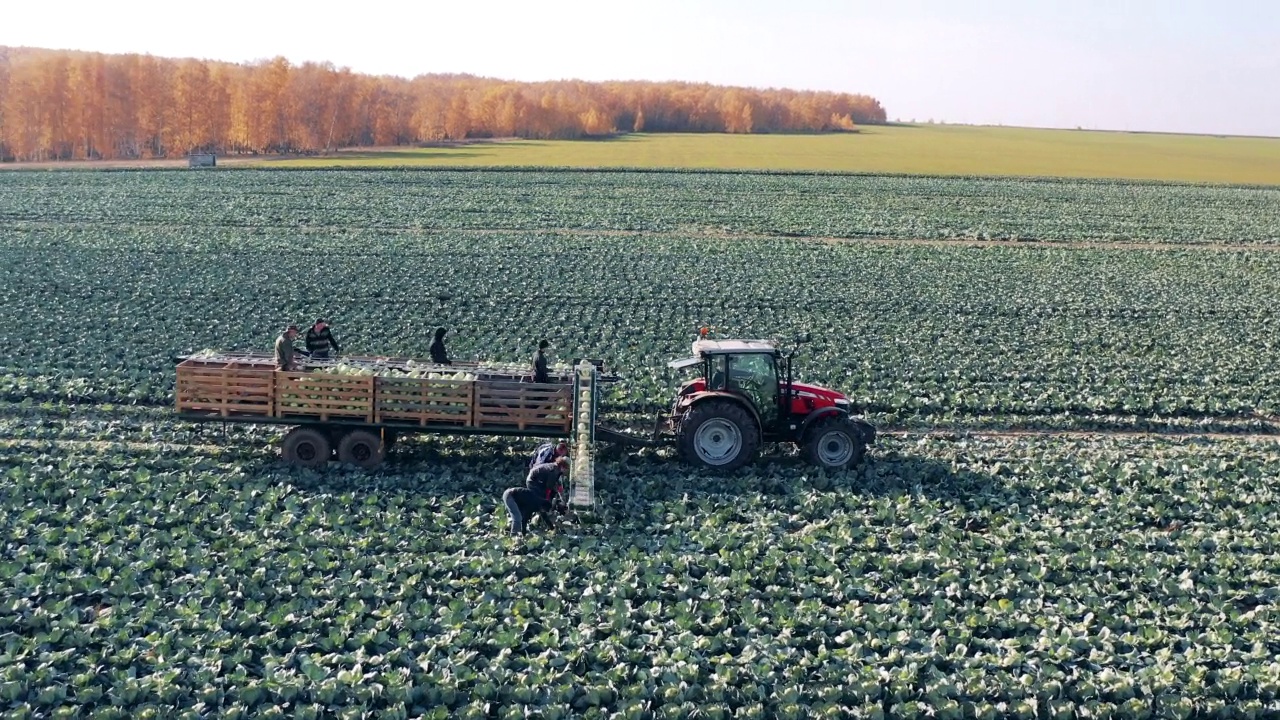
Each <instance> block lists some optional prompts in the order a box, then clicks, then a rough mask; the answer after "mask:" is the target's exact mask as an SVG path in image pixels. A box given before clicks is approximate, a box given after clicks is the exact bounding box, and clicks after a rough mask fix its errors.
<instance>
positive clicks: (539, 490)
mask: <svg viewBox="0 0 1280 720" xmlns="http://www.w3.org/2000/svg"><path fill="white" fill-rule="evenodd" d="M568 469H569V461H568V459H566V458H558V459H557V460H556V461H555V462H553V463H543V464H541V465H537V466H535V467H534V468H533V469H532V470H530V471H529V475H528V476H527V477H525V481H524V484H525V486H524V487H514V488H508V489H507V491H506V492H504V493H502V504H503V505H505V506H506V508H507V513H508V514H509V515H510V516H511V534H512V535H523V534H524V533H525V532H526V531H527V530H528V529H529V521H530V520H531V519H532V518H533V516H534V515H537V516H538V517H540V518H542V523H543V524H544V525H546V526H547V527H548V528H549V529H551V530H555V529H556V522H555V513H556V511H558V510H563V509H564V502H563V501H562V500H561V499H560V494H561V493H562V492H563V491H564V488H563V487H562V486H561V484H560V478H561V477H562V476H563V475H564V473H565V471H567V470H568Z"/></svg>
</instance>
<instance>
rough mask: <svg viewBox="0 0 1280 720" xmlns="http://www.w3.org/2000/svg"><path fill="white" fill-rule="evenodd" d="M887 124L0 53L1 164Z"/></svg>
mask: <svg viewBox="0 0 1280 720" xmlns="http://www.w3.org/2000/svg"><path fill="white" fill-rule="evenodd" d="M883 122H885V111H884V108H882V107H881V106H880V103H879V102H878V101H877V100H876V99H875V98H872V97H868V96H866V95H855V94H848V93H831V92H807V91H797V90H785V89H771V90H759V89H754V88H742V87H723V86H717V85H708V84H697V83H654V82H607V83H591V82H582V81H577V80H565V81H557V82H539V83H517V82H509V81H505V80H497V79H492V78H480V77H474V76H470V75H421V76H418V77H415V78H413V79H405V78H399V77H390V76H373V75H364V74H360V73H354V72H352V71H350V70H348V69H346V68H335V67H334V66H333V65H332V64H330V63H302V64H301V65H294V64H291V63H290V62H289V61H287V60H285V59H284V58H274V59H271V60H265V61H260V62H255V63H247V64H235V63H225V62H213V61H206V60H193V59H168V58H156V57H151V56H148V55H105V54H101V53H86V52H73V51H59V50H42V49H35V48H4V47H0V159H4V160H20V161H42V160H71V159H76V160H79V159H100V158H101V159H133V158H154V157H180V156H182V155H185V154H187V153H189V152H192V151H214V152H219V153H310V152H324V151H331V150H335V149H337V148H343V147H360V146H374V145H405V144H413V143H422V142H434V141H444V140H463V139H466V138H488V137H521V138H548V139H550V138H556V139H573V138H583V137H595V136H602V135H610V134H614V133H619V132H638V131H641V130H643V131H645V132H730V133H779V132H830V131H847V130H852V129H854V128H855V127H856V125H858V124H876V123H883Z"/></svg>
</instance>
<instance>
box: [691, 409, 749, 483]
mask: <svg viewBox="0 0 1280 720" xmlns="http://www.w3.org/2000/svg"><path fill="white" fill-rule="evenodd" d="M759 449H760V431H759V430H758V429H756V422H755V420H754V419H753V418H752V417H751V415H750V414H749V413H748V412H747V411H746V410H745V409H743V408H742V406H740V405H738V404H736V403H732V402H724V401H712V402H704V403H702V404H700V405H695V406H694V407H693V409H692V410H690V411H689V412H688V414H686V415H685V417H684V421H683V422H681V423H680V452H681V454H683V455H684V457H685V458H686V459H687V460H689V461H690V462H694V463H697V464H699V465H702V466H704V467H708V468H712V469H714V470H723V471H726V472H727V471H730V470H736V469H738V468H740V467H742V466H743V465H746V464H747V463H749V462H751V460H752V458H754V457H755V455H756V452H757V451H758V450H759Z"/></svg>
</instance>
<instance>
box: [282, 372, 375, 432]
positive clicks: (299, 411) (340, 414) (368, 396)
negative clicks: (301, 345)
mask: <svg viewBox="0 0 1280 720" xmlns="http://www.w3.org/2000/svg"><path fill="white" fill-rule="evenodd" d="M373 380H374V378H373V376H372V375H356V376H353V375H329V374H323V373H306V372H284V371H276V415H275V416H276V417H278V418H291V417H297V418H318V419H319V420H320V421H322V422H323V421H327V420H331V419H335V418H343V419H347V420H352V419H356V420H364V421H365V422H368V423H371V422H373Z"/></svg>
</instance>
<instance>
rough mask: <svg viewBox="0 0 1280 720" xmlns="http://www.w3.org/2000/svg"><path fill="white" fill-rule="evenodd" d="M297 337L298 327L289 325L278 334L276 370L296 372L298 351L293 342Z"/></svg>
mask: <svg viewBox="0 0 1280 720" xmlns="http://www.w3.org/2000/svg"><path fill="white" fill-rule="evenodd" d="M297 337H298V326H297V325H290V326H289V327H287V328H285V329H284V332H282V333H280V337H278V338H276V369H277V370H289V371H292V370H297V369H298V363H297V361H296V357H297V352H298V349H297V348H295V347H294V346H293V341H294V340H296V339H297Z"/></svg>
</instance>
